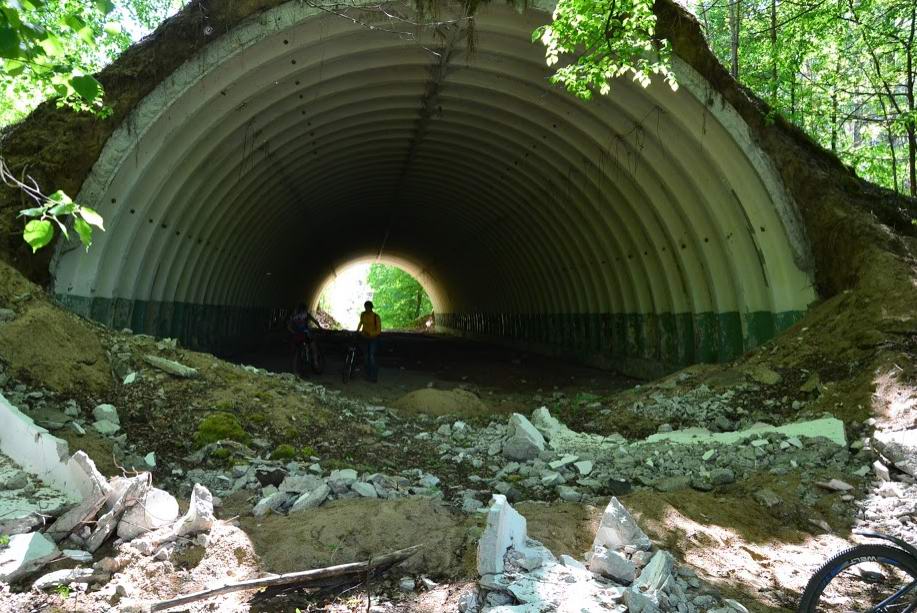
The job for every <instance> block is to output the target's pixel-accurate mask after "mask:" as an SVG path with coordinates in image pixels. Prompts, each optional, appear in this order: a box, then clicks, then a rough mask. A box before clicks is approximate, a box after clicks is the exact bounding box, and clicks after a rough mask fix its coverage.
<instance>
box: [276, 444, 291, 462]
mask: <svg viewBox="0 0 917 613" xmlns="http://www.w3.org/2000/svg"><path fill="white" fill-rule="evenodd" d="M294 457H296V449H294V448H293V445H286V444H284V445H278V446H277V449H275V450H274V451H273V452H272V453H271V459H272V460H292V459H293V458H294Z"/></svg>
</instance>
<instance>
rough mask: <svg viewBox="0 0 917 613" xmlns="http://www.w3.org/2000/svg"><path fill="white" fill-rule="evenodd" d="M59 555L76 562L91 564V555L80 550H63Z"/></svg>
mask: <svg viewBox="0 0 917 613" xmlns="http://www.w3.org/2000/svg"><path fill="white" fill-rule="evenodd" d="M61 553H62V554H64V556H65V557H67V558H70V559H71V560H74V561H76V562H92V554H91V553H89V552H88V551H83V550H82V549H64V550H63V551H61Z"/></svg>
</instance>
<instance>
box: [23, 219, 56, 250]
mask: <svg viewBox="0 0 917 613" xmlns="http://www.w3.org/2000/svg"><path fill="white" fill-rule="evenodd" d="M22 238H24V239H25V242H27V243H28V244H29V246H30V247H32V253H35V252H36V251H38V250H39V249H41V248H42V247H44V246H45V245H47V244H48V243H50V242H51V239H52V238H54V226H53V225H51V222H50V221H49V220H47V219H42V220H38V219H33V220H32V221H30V222H29V223H27V224H26V225H25V230H23V232H22Z"/></svg>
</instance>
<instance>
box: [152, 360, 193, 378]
mask: <svg viewBox="0 0 917 613" xmlns="http://www.w3.org/2000/svg"><path fill="white" fill-rule="evenodd" d="M143 360H144V361H145V362H146V363H147V364H149V365H150V366H152V367H154V368H158V369H159V370H161V371H163V372H165V373H168V374H170V375H173V376H175V377H180V378H183V379H196V378H197V377H198V372H197V370H195V369H193V368H191V367H190V366H185V365H184V364H179V363H178V362H175V361H173V360H167V359H166V358H161V357H159V356H155V355H145V356H143Z"/></svg>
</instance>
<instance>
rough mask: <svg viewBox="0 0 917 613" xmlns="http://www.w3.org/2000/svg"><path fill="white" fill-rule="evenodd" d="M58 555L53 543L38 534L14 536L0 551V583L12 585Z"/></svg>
mask: <svg viewBox="0 0 917 613" xmlns="http://www.w3.org/2000/svg"><path fill="white" fill-rule="evenodd" d="M58 555H60V551H59V550H58V549H57V545H55V544H54V541H52V540H51V539H49V538H48V537H46V536H45V535H44V534H42V533H40V532H31V533H29V534H14V535H13V536H11V537H10V542H9V545H7V546H6V547H4V548H2V549H0V581H2V582H5V583H13V582H14V581H16V580H18V579H19V578H20V577H23V576H24V575H27V574H29V573H31V572H34V571H36V570H38V569H39V568H41V567H42V566H44V565H45V564H47V563H48V562H50V561H51V560H53V559H54V558H56V557H57V556H58Z"/></svg>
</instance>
